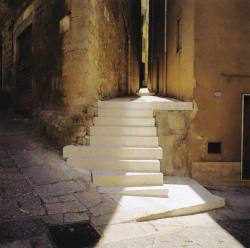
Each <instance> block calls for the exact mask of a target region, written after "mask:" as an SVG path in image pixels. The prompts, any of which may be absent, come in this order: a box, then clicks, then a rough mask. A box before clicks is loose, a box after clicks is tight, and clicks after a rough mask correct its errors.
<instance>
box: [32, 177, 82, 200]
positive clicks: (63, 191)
mask: <svg viewBox="0 0 250 248" xmlns="http://www.w3.org/2000/svg"><path fill="white" fill-rule="evenodd" d="M36 190H37V191H38V192H39V194H40V195H41V196H42V197H43V198H48V197H50V196H62V195H67V194H71V193H75V192H79V191H80V190H79V185H78V183H76V182H75V181H72V180H71V181H63V182H59V183H55V184H48V185H42V186H38V187H36Z"/></svg>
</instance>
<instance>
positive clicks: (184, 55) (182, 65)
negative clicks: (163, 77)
mask: <svg viewBox="0 0 250 248" xmlns="http://www.w3.org/2000/svg"><path fill="white" fill-rule="evenodd" d="M194 2H195V1H194V0H169V1H168V44H167V46H168V48H167V50H168V51H167V53H168V54H167V95H168V96H171V97H175V98H178V99H181V100H185V101H190V100H193V87H194V82H195V81H194ZM200 2H203V1H202V0H201V1H200ZM179 18H181V30H182V31H181V37H182V38H181V40H182V50H181V51H180V52H178V53H176V38H177V20H178V19H179Z"/></svg>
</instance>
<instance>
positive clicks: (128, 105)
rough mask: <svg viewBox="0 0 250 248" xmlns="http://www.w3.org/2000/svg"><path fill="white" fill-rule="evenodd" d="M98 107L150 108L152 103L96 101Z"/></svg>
mask: <svg viewBox="0 0 250 248" xmlns="http://www.w3.org/2000/svg"><path fill="white" fill-rule="evenodd" d="M98 108H109V109H110V108H122V109H152V103H151V102H139V101H98Z"/></svg>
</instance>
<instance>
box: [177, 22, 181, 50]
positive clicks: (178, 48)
mask: <svg viewBox="0 0 250 248" xmlns="http://www.w3.org/2000/svg"><path fill="white" fill-rule="evenodd" d="M181 49H182V19H181V18H179V19H178V20H177V32H176V53H178V52H180V51H181Z"/></svg>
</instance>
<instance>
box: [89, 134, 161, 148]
mask: <svg viewBox="0 0 250 248" xmlns="http://www.w3.org/2000/svg"><path fill="white" fill-rule="evenodd" d="M107 144H108V145H110V146H125V147H126V146H127V147H130V146H131V147H158V146H159V142H158V137H142V136H102V137H100V136H91V137H90V145H107Z"/></svg>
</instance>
